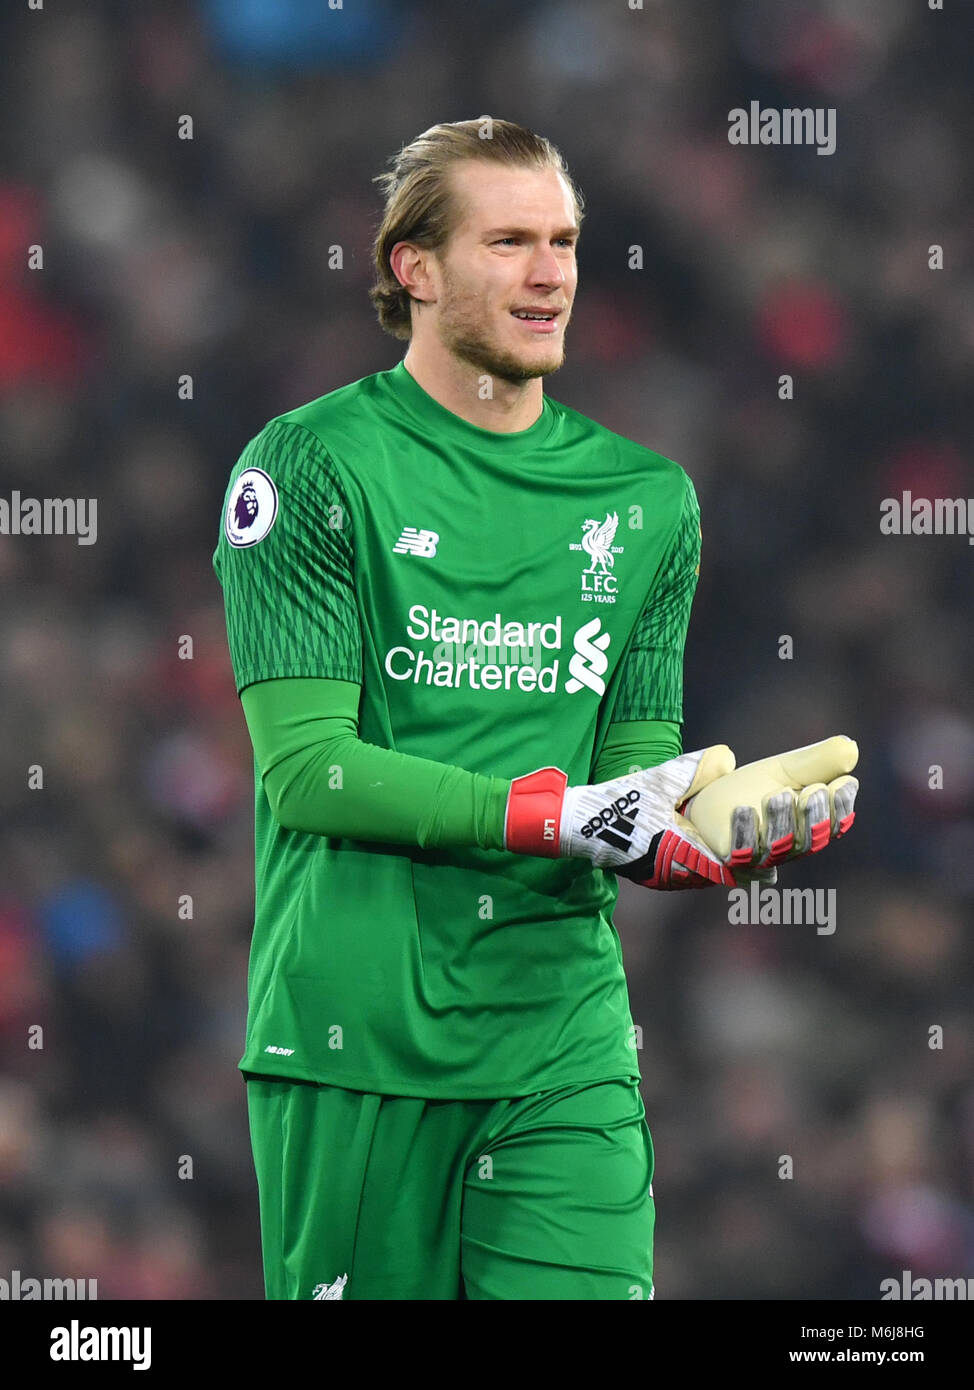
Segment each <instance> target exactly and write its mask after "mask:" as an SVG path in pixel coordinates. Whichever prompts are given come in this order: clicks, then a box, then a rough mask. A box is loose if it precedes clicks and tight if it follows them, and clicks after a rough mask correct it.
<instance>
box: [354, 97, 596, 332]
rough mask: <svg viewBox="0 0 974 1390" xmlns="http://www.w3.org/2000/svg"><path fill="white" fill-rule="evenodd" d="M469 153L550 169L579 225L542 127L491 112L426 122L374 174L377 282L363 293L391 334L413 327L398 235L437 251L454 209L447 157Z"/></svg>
mask: <svg viewBox="0 0 974 1390" xmlns="http://www.w3.org/2000/svg"><path fill="white" fill-rule="evenodd" d="M467 159H489V160H492V161H493V162H494V163H496V164H508V165H513V166H515V167H521V168H534V169H556V170H557V171H558V173H559V174H561V175H562V176H563V177H564V179H565V181H566V183H567V184H568V187H569V189H570V191H571V195H572V198H573V200H574V204H575V221H576V223H577V225H578V226H581V222H582V215H583V208H584V200H583V198H582V195H581V192H580V190H579V189H578V188H577V187H576V186H575V184H574V183H573V181H572V178H571V175H570V174H569V172H568V167H567V165H566V164H565V161H564V159H563V158H562V156H561V153H560V151H559V150H557V149H556V148H555V146H554V145H553V144H552V143H551V141H550V140H546V139H545V137H544V136H543V135H535V133H534V132H533V131H531V130H527V129H526V128H525V127H524V126H520V125H515V124H514V122H513V121H500V120H495V119H493V118H492V117H490V116H481V117H480V118H479V119H478V120H472V121H452V122H450V123H444V124H441V125H434V126H430V128H429V130H424V131H423V133H422V135H417V137H416V139H415V140H413V141H411V142H410V143H409V144H408V145H404V146H403V147H402V149H401V150H400V151H399V153H398V154H396V155H393V156H392V157H391V159H390V161H389V163H390V164H391V165H392V168H391V170H390V171H389V172H388V173H385V174H377V175H376V177H375V178H374V179H373V182H374V183H377V184H379V186H380V187H381V189H382V192H383V194H384V195H385V208H384V211H383V215H382V222H381V224H380V226H379V230H378V231H377V233H376V236H375V242H374V245H373V257H374V261H375V283H374V285H373V286H372V288H371V289H370V291H369V298H370V299H371V300H372V303H373V305H374V306H375V310H376V313H377V314H378V316H379V323H380V324H381V325H382V327H383V328H384V329H385V331H386V332H387V333H391V334H392V336H393V337H394V338H402V339H408V338H409V337H410V336H411V335H412V320H411V317H410V311H409V306H410V304H411V302H412V296H411V295H410V293H409V291H408V290H407V289H406V288H405V287H404V286H403V285H401V284H400V283H399V281H398V280H397V279H396V277H395V275H394V274H393V271H392V267H391V265H390V263H389V254H390V252H391V251H392V248H393V247H394V246H395V245H396V243H397V242H399V241H411V242H414V243H415V244H416V245H417V246H421V247H423V248H424V249H425V250H427V251H437V250H439V249H440V247H442V246H443V245H444V243H445V242H446V241H447V239H448V237H449V235H450V232H451V231H452V230H453V227H454V225H455V219H456V213H457V209H456V207H455V206H454V204H455V199H454V198H453V196H452V193H451V189H450V184H449V182H448V180H447V178H446V174H447V171H448V170H449V169H450V167H451V166H452V165H454V164H456V163H458V162H460V161H461V160H467Z"/></svg>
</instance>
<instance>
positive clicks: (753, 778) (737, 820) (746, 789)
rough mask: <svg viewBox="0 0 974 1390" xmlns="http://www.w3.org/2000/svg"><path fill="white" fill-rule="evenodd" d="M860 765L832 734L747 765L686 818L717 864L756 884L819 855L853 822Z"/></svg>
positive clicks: (690, 807)
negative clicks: (754, 879) (791, 863)
mask: <svg viewBox="0 0 974 1390" xmlns="http://www.w3.org/2000/svg"><path fill="white" fill-rule="evenodd" d="M858 759H859V749H858V748H857V747H856V744H855V743H854V742H853V740H852V739H851V738H846V737H845V736H844V735H843V734H837V735H836V736H835V737H834V738H827V739H823V740H822V742H821V743H812V744H809V745H808V747H806V748H794V749H792V750H791V752H788V753H778V754H777V755H775V756H774V757H771V758H762V759H761V760H760V762H755V763H747V764H745V766H744V767H739V768H737V769H736V771H733V772H731V773H729V774H728V775H727V776H725V777H721V778H719V779H717V780H716V781H712V782H710V783H709V785H708V786H706V787H704V788H703V789H702V790H701V791H700V792H698V793H696V794H695V795H693V796H691V797H690V799H689V800H688V802H687V805H686V806H685V807H684V808H683V811H684V814H685V815H686V816H687V818H688V819H689V821H690V823H691V824H692V825H693V826H694V828H695V829H696V831H697V833H698V834H699V835H701V836H702V837H703V839H704V840H705V841H706V843H707V844H708V845H710V847H711V849H712V850H713V851H714V853H715V854H716V856H717V858H718V859H720V860H721V862H722V863H724V864H726V865H727V866H728V867H730V868H731V869H733V870H734V871H735V872H741V871H743V873H744V874H745V875H750V876H753V877H757V876H759V875H760V874H762V873H763V872H764V871H767V870H773V869H774V867H775V866H776V865H778V864H782V863H784V862H785V861H786V860H788V859H800V858H801V857H802V856H803V855H806V854H816V853H818V851H819V850H821V849H824V848H825V846H826V845H827V844H829V843H830V842H831V841H832V840H838V839H840V838H841V836H843V835H845V834H846V833H847V831H848V830H849V829H850V827H851V826H852V823H853V821H854V820H855V818H856V815H855V810H854V806H855V801H856V792H857V791H858V790H859V783H858V781H857V780H856V778H855V777H849V776H848V775H847V774H848V773H850V772H851V771H852V769H853V768H854V767H855V765H856V763H857V762H858Z"/></svg>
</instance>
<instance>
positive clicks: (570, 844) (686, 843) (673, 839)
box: [504, 743, 736, 888]
mask: <svg viewBox="0 0 974 1390" xmlns="http://www.w3.org/2000/svg"><path fill="white" fill-rule="evenodd" d="M733 768H734V754H733V753H732V752H731V750H730V749H729V748H728V747H727V746H726V744H723V743H718V744H715V745H714V747H712V748H704V749H703V750H702V751H701V752H697V753H682V754H681V755H680V757H678V758H671V759H670V761H669V762H665V763H661V764H660V765H659V767H652V768H647V769H645V770H644V771H642V772H633V773H629V774H627V775H626V776H624V777H615V778H613V779H612V781H610V782H597V783H595V784H594V785H593V786H588V787H569V786H568V775H567V773H564V772H562V770H561V768H558V767H543V768H539V769H538V771H537V772H529V773H528V774H527V776H525V777H516V778H515V779H514V781H513V782H512V783H511V789H510V792H509V793H508V798H507V819H506V822H505V831H504V843H505V847H506V848H507V849H509V850H512V851H514V853H516V854H538V855H545V856H548V857H549V858H552V859H559V858H572V857H579V858H582V857H584V858H587V859H591V860H592V862H593V863H595V864H598V865H601V866H602V867H603V868H607V869H615V870H616V871H617V872H618V873H621V874H623V875H624V876H625V877H626V878H631V879H633V880H634V881H635V882H637V883H641V884H643V885H644V886H645V887H646V888H707V887H709V886H710V885H711V884H714V883H723V884H727V885H728V886H733V884H734V883H735V882H736V879H735V877H734V874H733V872H732V871H731V870H730V869H728V868H727V867H726V866H725V865H724V864H722V863H721V862H720V860H719V858H718V857H717V855H715V854H714V853H713V851H712V850H711V849H710V847H709V846H708V845H707V843H706V842H705V840H704V839H703V838H702V836H701V835H700V834H699V832H698V831H696V830H695V829H694V828H693V826H692V825H691V824H690V822H689V821H688V820H687V819H686V817H685V816H683V815H681V814H680V811H679V810H678V809H677V808H678V807H682V805H683V803H684V802H685V801H686V800H687V799H688V798H689V797H691V796H694V795H695V794H696V793H697V792H700V791H702V790H703V789H704V788H705V787H706V786H707V785H708V784H710V783H712V782H713V781H714V779H715V778H719V777H721V776H724V775H725V774H727V773H729V772H732V771H733Z"/></svg>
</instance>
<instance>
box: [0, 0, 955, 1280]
mask: <svg viewBox="0 0 974 1390" xmlns="http://www.w3.org/2000/svg"><path fill="white" fill-rule="evenodd" d="M972 18H974V16H972V14H971V12H970V10H969V9H968V11H967V12H966V14H965V13H964V7H963V6H961V5H959V4H954V5H951V4H948V5H947V7H946V11H945V12H943V13H941V12H937V11H930V10H929V9H928V7H927V6H926V5H925V4H922V3H908V0H821V2H820V3H814V2H813V0H807V2H804V0H720V2H719V3H718V0H706V2H705V0H695V3H691V4H685V3H677V0H645V5H644V7H643V8H642V9H641V10H638V9H637V10H634V9H631V8H630V7H629V6H628V5H627V3H626V0H614V2H613V3H611V4H608V3H605V2H604V0H562V3H557V4H555V3H551V4H549V3H534V4H524V3H520V2H519V0H518V3H515V0H480V3H479V4H477V5H475V6H461V5H452V4H450V3H447V2H446V0H444V3H433V2H432V0H412V3H411V4H409V5H399V4H394V3H392V0H345V4H344V6H343V7H342V8H341V9H330V8H329V7H328V5H327V4H326V3H324V0H273V3H272V0H247V3H242V0H195V3H189V2H188V0H187V2H186V3H178V0H177V2H175V3H165V4H163V3H153V2H152V0H140V3H139V4H137V5H135V4H131V3H120V2H119V3H113V2H112V0H85V3H84V4H81V3H76V4H68V5H64V4H58V5H48V6H46V7H45V8H44V9H42V10H39V11H38V10H35V11H31V10H28V7H27V5H26V4H21V5H17V6H15V5H8V6H5V7H4V9H3V11H2V14H0V53H2V62H3V80H2V81H0V110H2V158H0V479H2V482H0V494H2V495H3V496H5V497H9V496H10V494H11V492H12V490H14V489H19V490H20V491H21V492H22V493H24V494H25V495H33V496H39V497H44V496H53V497H67V496H70V497H96V498H97V499H98V533H97V534H98V538H97V544H95V545H90V546H81V545H77V544H76V543H75V542H74V540H73V539H72V538H70V537H64V536H62V537H47V538H41V537H23V536H22V537H0V585H2V594H3V602H2V605H0V669H2V677H0V718H2V723H3V730H4V737H3V739H2V740H0V769H2V775H0V856H2V860H0V862H2V877H0V1276H3V1277H5V1278H8V1277H9V1273H10V1271H12V1270H14V1269H19V1270H20V1271H21V1272H22V1274H23V1275H24V1276H25V1277H26V1276H28V1275H33V1276H37V1277H40V1276H43V1275H48V1276H61V1277H79V1278H80V1277H86V1278H97V1280H98V1292H99V1297H101V1298H106V1299H107V1298H120V1297H122V1298H133V1297H134V1298H176V1299H184V1298H191V1299H209V1298H230V1299H259V1298H261V1297H262V1296H263V1286H262V1279H261V1269H260V1254H259V1232H258V1213H257V1193H256V1184H255V1180H254V1176H253V1169H252V1164H251V1155H250V1146H249V1137H248V1133H247V1121H246V1110H245V1097H244V1084H243V1081H242V1079H241V1077H240V1074H239V1072H238V1071H237V1069H236V1064H237V1061H238V1059H239V1056H240V1053H241V1050H242V1043H243V1031H244V1018H245V1007H246V965H247V953H248V947H249V932H250V926H251V912H252V903H253V843H252V833H253V823H252V814H253V780H252V767H251V749H250V744H249V740H248V737H247V733H246V727H245V724H244V720H243V716H242V712H241V710H240V707H239V702H238V700H237V697H236V695H235V693H234V690H233V684H232V678H231V672H230V665H229V659H228V655H227V650H226V641H225V633H224V619H223V608H222V596H221V593H220V590H219V586H218V584H217V582H216V579H215V577H214V574H213V572H212V569H211V556H212V552H213V549H214V546H215V543H216V535H217V531H218V527H219V525H220V520H221V517H220V512H221V502H222V497H223V493H224V489H225V486H226V482H227V478H228V474H229V470H230V469H231V467H232V466H233V464H234V462H235V461H236V458H237V456H238V455H239V452H240V450H241V449H242V447H243V445H244V444H245V442H246V441H247V440H248V439H249V438H250V437H251V436H252V435H253V434H255V433H256V432H257V431H258V430H259V429H260V428H261V426H262V425H263V424H264V423H265V421H266V420H267V419H269V418H270V417H271V416H273V415H275V414H278V413H279V412H281V411H284V410H288V409H290V408H292V407H294V406H296V405H298V404H301V403H303V402H305V401H307V400H309V399H312V398H314V397H316V396H319V395H322V394H324V393H325V392H326V391H329V390H331V389H333V388H335V387H338V386H340V385H343V384H345V383H346V382H348V381H352V380H354V379H356V378H358V377H360V376H364V375H366V374H368V373H370V372H373V371H378V370H383V369H386V368H388V367H391V366H393V365H394V364H395V362H396V361H397V360H399V358H400V357H401V355H402V352H403V346H402V345H401V344H399V343H396V342H395V341H394V340H393V339H391V338H388V337H386V336H385V335H383V334H382V332H381V331H380V329H379V328H378V325H377V323H376V321H375V318H374V315H373V312H372V310H371V307H370V305H369V302H368V299H367V290H368V287H369V284H370V242H371V237H372V234H373V231H374V228H375V225H376V223H377V219H378V214H379V201H378V196H377V192H376V190H375V188H374V186H373V184H372V183H371V179H372V177H373V176H374V175H375V174H377V173H379V172H380V171H381V170H382V169H383V168H384V167H385V163H386V160H387V159H388V157H389V156H390V155H391V154H392V153H393V152H394V151H395V150H396V149H397V148H398V147H399V145H400V144H402V143H405V142H406V141H408V140H409V139H411V138H412V137H413V136H415V135H416V134H418V133H419V132H420V131H422V130H424V129H426V128H427V127H428V126H430V125H432V124H434V123H435V122H436V121H439V120H458V119H463V118H467V117H475V116H479V115H482V114H484V113H489V114H492V115H495V116H503V117H505V118H508V119H512V120H516V121H519V122H521V123H523V124H526V125H529V126H531V127H533V128H534V129H536V130H538V131H540V132H542V133H544V134H546V135H548V136H549V137H550V138H551V139H553V140H554V141H555V143H556V144H557V145H558V146H559V147H560V148H561V149H562V151H563V153H564V154H565V157H566V158H567V160H568V163H569V166H570V168H571V170H572V172H573V174H574V176H575V178H576V179H577V180H578V182H579V183H580V185H581V188H582V190H583V192H584V194H585V196H586V199H587V218H586V223H585V228H584V233H583V236H582V240H581V246H580V288H579V294H578V298H577V301H576V309H575V313H574V317H573V321H572V325H571V327H570V329H569V332H568V338H567V344H568V365H566V367H565V368H564V369H563V371H562V372H561V373H559V374H558V376H557V377H553V378H549V379H548V381H547V389H548V391H549V392H550V394H551V395H552V396H554V397H555V398H556V399H558V400H562V401H564V402H566V403H567V404H569V405H571V406H573V407H575V408H576V409H578V410H581V411H582V412H583V413H585V414H587V415H590V416H592V417H593V418H595V419H597V420H599V421H601V422H602V423H604V424H605V425H607V426H609V427H610V428H612V429H615V430H617V431H619V432H620V433H622V434H625V435H628V436H630V437H632V438H635V439H637V440H639V441H641V442H642V443H644V444H646V445H648V446H650V447H651V448H653V449H655V450H657V451H658V452H660V453H662V454H665V455H667V456H669V457H671V458H675V459H677V460H679V462H680V463H682V464H683V466H684V467H685V468H686V469H687V471H688V472H689V474H690V475H691V477H692V478H693V479H694V482H695V484H696V487H697V491H698V494H699V497H700V501H701V507H702V515H703V534H704V552H703V566H702V573H701V580H700V587H699V590H698V596H697V600H696V605H695V610H694V616H693V619H692V622H691V629H690V637H689V641H688V645H687V661H686V700H685V714H686V725H685V731H684V746H685V747H687V748H695V747H703V746H706V745H707V744H709V743H713V742H727V743H730V744H731V746H732V747H733V748H734V749H735V752H736V753H737V757H738V761H739V762H744V761H748V760H750V759H752V758H754V757H757V756H762V755H764V754H766V753H768V752H771V751H775V750H777V749H779V748H788V747H794V746H796V745H798V744H802V743H808V742H812V741H813V740H815V739H818V738H821V737H824V736H826V735H828V734H831V733H835V732H846V733H848V734H851V735H852V736H854V737H855V738H856V739H857V740H858V742H859V745H860V749H861V760H860V765H859V771H860V775H861V779H862V791H861V794H860V800H859V805H858V811H859V817H858V821H857V824H856V828H855V830H854V832H853V834H852V835H851V836H850V837H849V838H848V839H847V840H845V841H843V843H842V844H841V845H837V846H834V847H832V848H831V849H830V850H829V852H828V853H827V854H825V855H823V856H821V858H820V860H818V861H816V862H814V863H811V862H806V863H805V864H803V865H801V866H791V868H790V869H786V870H785V871H783V872H782V874H781V879H780V883H781V885H782V886H789V885H791V886H799V885H801V886H813V887H818V888H823V889H830V888H834V889H835V891H836V894H837V897H836V904H837V927H836V930H835V932H834V933H833V934H831V935H826V934H821V933H819V932H818V931H817V930H816V928H815V927H814V926H813V925H805V926H740V925H737V926H735V925H731V924H730V923H729V922H728V920H727V904H726V900H725V899H724V898H723V896H722V895H719V894H716V893H715V894H673V895H664V894H661V895H655V896H652V897H649V896H647V895H646V894H645V893H642V892H641V891H640V890H638V889H636V888H635V887H634V886H632V885H630V884H628V883H623V884H622V890H621V896H620V902H619V907H618V911H617V923H618V926H619V929H620V933H621V935H622V938H623V946H624V951H625V957H626V961H627V966H628V972H629V979H630V989H631V997H632V1006H633V1016H634V1018H635V1019H636V1021H637V1022H638V1023H639V1024H640V1026H641V1028H642V1030H643V1045H642V1051H641V1053H640V1058H641V1065H642V1071H643V1076H644V1096H645V1101H646V1107H647V1115H648V1119H649V1123H650V1126H651V1129H652V1132H653V1136H654V1140H655V1144H656V1151H657V1173H656V1180H655V1193H656V1200H657V1210H658V1223H657V1245H656V1260H657V1288H658V1295H657V1296H658V1298H659V1299H661V1300H663V1299H670V1298H695V1299H696V1298H700V1299H712V1298H721V1299H734V1298H749V1299H791V1298H797V1297H811V1298H824V1299H848V1298H854V1297H865V1298H870V1299H872V1298H878V1297H879V1293H880V1288H879V1284H880V1280H881V1279H883V1278H886V1277H895V1278H899V1277H900V1273H901V1271H902V1270H903V1269H909V1270H911V1271H912V1272H913V1274H914V1275H916V1276H921V1275H923V1276H926V1277H966V1276H971V1275H974V1182H972V1178H974V1021H972V1011H971V998H972V980H974V961H972V945H971V937H970V936H968V935H967V932H968V931H969V928H970V925H971V905H972V897H974V816H972V792H974V709H972V698H971V690H972V677H974V670H972V643H971V634H972V622H971V600H972V584H971V564H972V555H974V552H972V550H971V548H970V546H969V544H968V542H967V540H966V538H965V537H950V536H919V537H918V536H886V535H883V534H881V532H880V529H879V520H880V511H879V507H880V502H881V501H882V499H884V498H886V497H889V496H896V497H898V496H899V495H900V493H901V492H902V491H903V490H904V489H909V490H910V491H912V492H913V494H914V495H915V496H925V497H931V498H933V497H974V470H972V460H971V439H972V437H974V434H972V425H974V392H972V391H971V385H970V383H971V379H972V373H974V177H972V155H974V140H972V135H974V109H972V97H971V78H970V74H971V70H972V69H971V63H972V44H971V39H972V34H974V23H972ZM752 99H757V100H759V101H760V102H761V103H762V105H764V106H775V107H779V108H780V107H786V106H811V107H834V108H835V109H836V112H837V117H836V122H837V125H836V132H837V149H836V152H835V154H834V155H832V156H822V155H817V154H816V152H815V150H814V149H813V148H784V147H781V148H774V147H753V148H751V147H736V146H732V145H731V144H729V142H728V140H727V128H728V122H727V117H728V112H729V111H730V109H731V108H732V107H735V106H747V105H748V103H749V102H750V101H751V100H752ZM184 115H190V116H192V118H193V122H194V130H193V138H192V139H191V140H185V139H180V138H178V123H179V119H180V117H181V116H184ZM336 244H338V245H340V246H341V247H342V248H343V253H344V265H343V268H342V269H341V270H336V269H332V268H330V265H329V248H330V247H332V246H334V245H336ZM933 244H939V245H942V246H943V248H944V269H943V270H931V269H929V268H928V248H929V247H930V246H931V245H933ZM32 245H41V246H42V247H43V253H44V263H43V270H28V269H27V248H28V247H30V246H32ZM634 245H638V246H640V247H642V250H643V269H642V270H633V269H630V268H629V262H630V248H631V247H632V246H634ZM783 373H788V374H791V375H792V376H793V378H794V382H795V387H794V399H793V400H791V401H783V400H781V399H779V394H778V379H779V376H781V375H782V374H783ZM185 375H188V376H190V377H192V383H193V389H192V398H191V399H182V398H180V394H179V390H178V384H179V380H180V378H181V377H184V376H185ZM184 395H185V392H184ZM786 634H787V635H789V636H790V637H791V638H792V639H793V642H794V654H793V657H792V658H791V659H786V660H782V659H780V657H779V650H780V647H779V639H780V638H781V637H782V636H783V635H786ZM186 636H189V637H191V638H192V641H193V652H194V655H193V659H192V660H182V659H180V657H179V643H180V641H181V640H182V639H183V638H184V637H186ZM35 764H39V765H41V766H42V767H43V770H44V786H43V789H42V790H38V789H34V790H29V789H28V787H27V773H26V769H27V767H28V766H30V765H35ZM933 766H939V767H942V769H943V779H942V783H943V784H942V787H933V788H931V786H930V781H931V777H930V771H929V769H930V768H931V767H933ZM934 781H936V777H934ZM182 895H190V896H191V898H192V916H191V917H187V916H186V915H185V911H184V914H183V915H180V898H181V896H182ZM674 899H676V900H675V901H674ZM687 899H692V901H687ZM37 1024H40V1025H42V1027H43V1047H42V1048H40V1047H29V1046H28V1036H29V1035H28V1030H29V1029H30V1028H31V1027H32V1026H33V1025H37ZM938 1025H939V1026H940V1027H942V1029H943V1046H942V1048H939V1049H937V1048H931V1047H930V1046H929V1045H928V1043H929V1038H930V1034H929V1030H930V1029H931V1028H932V1027H935V1026H938ZM34 1036H35V1037H36V1035H34ZM783 1155H790V1156H791V1158H792V1161H793V1164H794V1176H793V1178H791V1179H790V1180H789V1179H782V1178H780V1177H779V1167H780V1161H781V1158H782V1156H783ZM183 1156H189V1157H190V1158H191V1159H192V1176H191V1177H190V1176H187V1165H186V1164H185V1161H183V1167H182V1175H181V1170H180V1164H181V1159H182V1157H183Z"/></svg>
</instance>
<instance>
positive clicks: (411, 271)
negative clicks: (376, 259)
mask: <svg viewBox="0 0 974 1390" xmlns="http://www.w3.org/2000/svg"><path fill="white" fill-rule="evenodd" d="M389 265H390V268H391V270H392V273H393V275H394V276H395V277H396V279H397V280H398V281H399V283H400V285H402V287H403V289H405V290H407V291H408V293H409V297H410V298H411V299H415V300H418V301H419V302H420V303H421V304H424V303H425V304H432V303H433V302H434V301H435V299H436V295H435V293H434V290H433V283H432V277H431V276H430V267H429V253H428V252H427V251H425V250H424V249H423V248H422V247H421V246H416V245H415V244H414V243H413V242H411V241H397V242H396V244H395V246H394V247H393V248H392V250H391V251H390V252H389Z"/></svg>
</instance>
